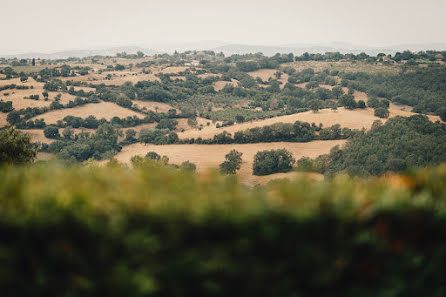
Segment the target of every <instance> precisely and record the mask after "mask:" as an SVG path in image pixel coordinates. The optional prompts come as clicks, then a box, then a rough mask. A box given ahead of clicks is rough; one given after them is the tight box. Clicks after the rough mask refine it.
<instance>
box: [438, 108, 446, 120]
mask: <svg viewBox="0 0 446 297" xmlns="http://www.w3.org/2000/svg"><path fill="white" fill-rule="evenodd" d="M438 114H439V115H440V119H441V120H442V121H443V122H446V107H443V108H440V109H439V110H438Z"/></svg>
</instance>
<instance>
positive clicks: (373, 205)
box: [0, 161, 446, 297]
mask: <svg viewBox="0 0 446 297" xmlns="http://www.w3.org/2000/svg"><path fill="white" fill-rule="evenodd" d="M113 164H114V163H111V164H109V165H108V166H107V167H95V166H83V167H80V166H74V167H66V166H63V165H60V164H46V163H40V164H35V165H30V166H28V167H12V166H3V167H2V168H1V169H0V230H1V234H2V236H1V238H0V259H1V265H0V290H1V292H2V295H3V296H31V295H32V296H135V297H137V296H274V297H276V296H343V297H345V296H347V297H348V296H352V297H353V296H355V297H356V296H370V297H371V296H374V297H376V296H443V295H444V293H445V292H446V286H445V283H444V273H443V272H444V267H445V266H446V257H445V253H444V249H445V248H446V236H445V235H444V232H443V230H444V229H445V228H446V183H445V180H446V167H445V166H444V165H443V166H440V167H437V168H431V169H424V170H418V171H413V172H409V173H408V174H407V175H404V176H391V177H387V178H372V179H351V178H348V177H347V176H337V177H335V178H333V179H329V180H326V181H323V182H314V181H309V180H297V181H294V182H277V183H275V184H273V185H271V186H270V187H269V188H267V189H265V190H263V189H261V188H258V189H248V188H246V187H244V186H242V185H240V184H239V183H238V182H237V181H236V180H235V179H234V178H233V177H229V178H223V177H221V176H218V175H210V176H208V177H207V178H197V177H195V176H194V175H193V174H191V173H190V172H189V171H185V170H184V171H183V170H181V171H177V170H174V169H172V168H169V167H164V166H161V165H160V163H159V162H154V161H146V162H145V163H144V164H141V166H138V167H136V168H135V169H129V168H126V167H121V166H119V165H116V164H114V165H113Z"/></svg>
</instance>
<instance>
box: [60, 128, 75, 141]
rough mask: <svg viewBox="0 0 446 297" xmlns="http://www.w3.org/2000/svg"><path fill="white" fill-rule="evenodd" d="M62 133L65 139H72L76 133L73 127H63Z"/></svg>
mask: <svg viewBox="0 0 446 297" xmlns="http://www.w3.org/2000/svg"><path fill="white" fill-rule="evenodd" d="M62 135H63V137H64V138H65V139H71V138H73V135H74V130H73V128H71V127H66V128H65V129H63V131H62Z"/></svg>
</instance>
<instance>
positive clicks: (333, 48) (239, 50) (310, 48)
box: [213, 42, 446, 56]
mask: <svg viewBox="0 0 446 297" xmlns="http://www.w3.org/2000/svg"><path fill="white" fill-rule="evenodd" d="M213 50H214V51H216V52H223V53H224V54H225V55H233V54H239V55H242V54H249V53H263V54H264V55H265V56H272V55H275V54H276V53H281V54H283V53H293V54H294V55H302V54H303V53H306V52H307V53H313V54H324V53H326V52H340V53H342V54H349V53H352V54H359V53H362V52H364V53H366V54H369V55H377V54H379V53H385V54H392V55H394V54H395V53H396V52H402V51H405V50H410V51H415V52H418V51H422V50H438V51H441V50H446V43H432V44H401V45H396V46H391V47H367V46H357V45H352V44H348V43H336V42H334V43H328V44H320V45H315V44H292V45H284V46H264V45H245V44H228V45H224V46H220V47H217V48H214V49H213Z"/></svg>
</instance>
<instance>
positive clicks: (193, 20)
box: [0, 0, 446, 54]
mask: <svg viewBox="0 0 446 297" xmlns="http://www.w3.org/2000/svg"><path fill="white" fill-rule="evenodd" d="M0 2H1V3H0V9H1V16H0V36H1V39H0V40H1V42H0V54H8V53H22V52H29V51H44V52H52V51H58V50H65V49H80V48H100V47H108V46H118V45H143V46H147V47H150V45H151V44H156V43H157V44H159V43H166V42H175V43H178V42H197V41H206V40H218V41H223V42H231V43H244V44H257V45H260V44H261V45H280V44H293V43H328V42H332V41H341V42H349V43H354V44H359V45H370V46H384V45H394V44H401V43H433V42H446V30H445V28H446V0H423V1H419V0H373V1H372V0H338V1H336V0H305V1H301V0H268V1H266V0H226V1H225V0H219V1H217V0H187V1H186V0H160V1H152V0H124V1H117V0H38V1H36V0H21V1H17V0H0Z"/></svg>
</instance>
